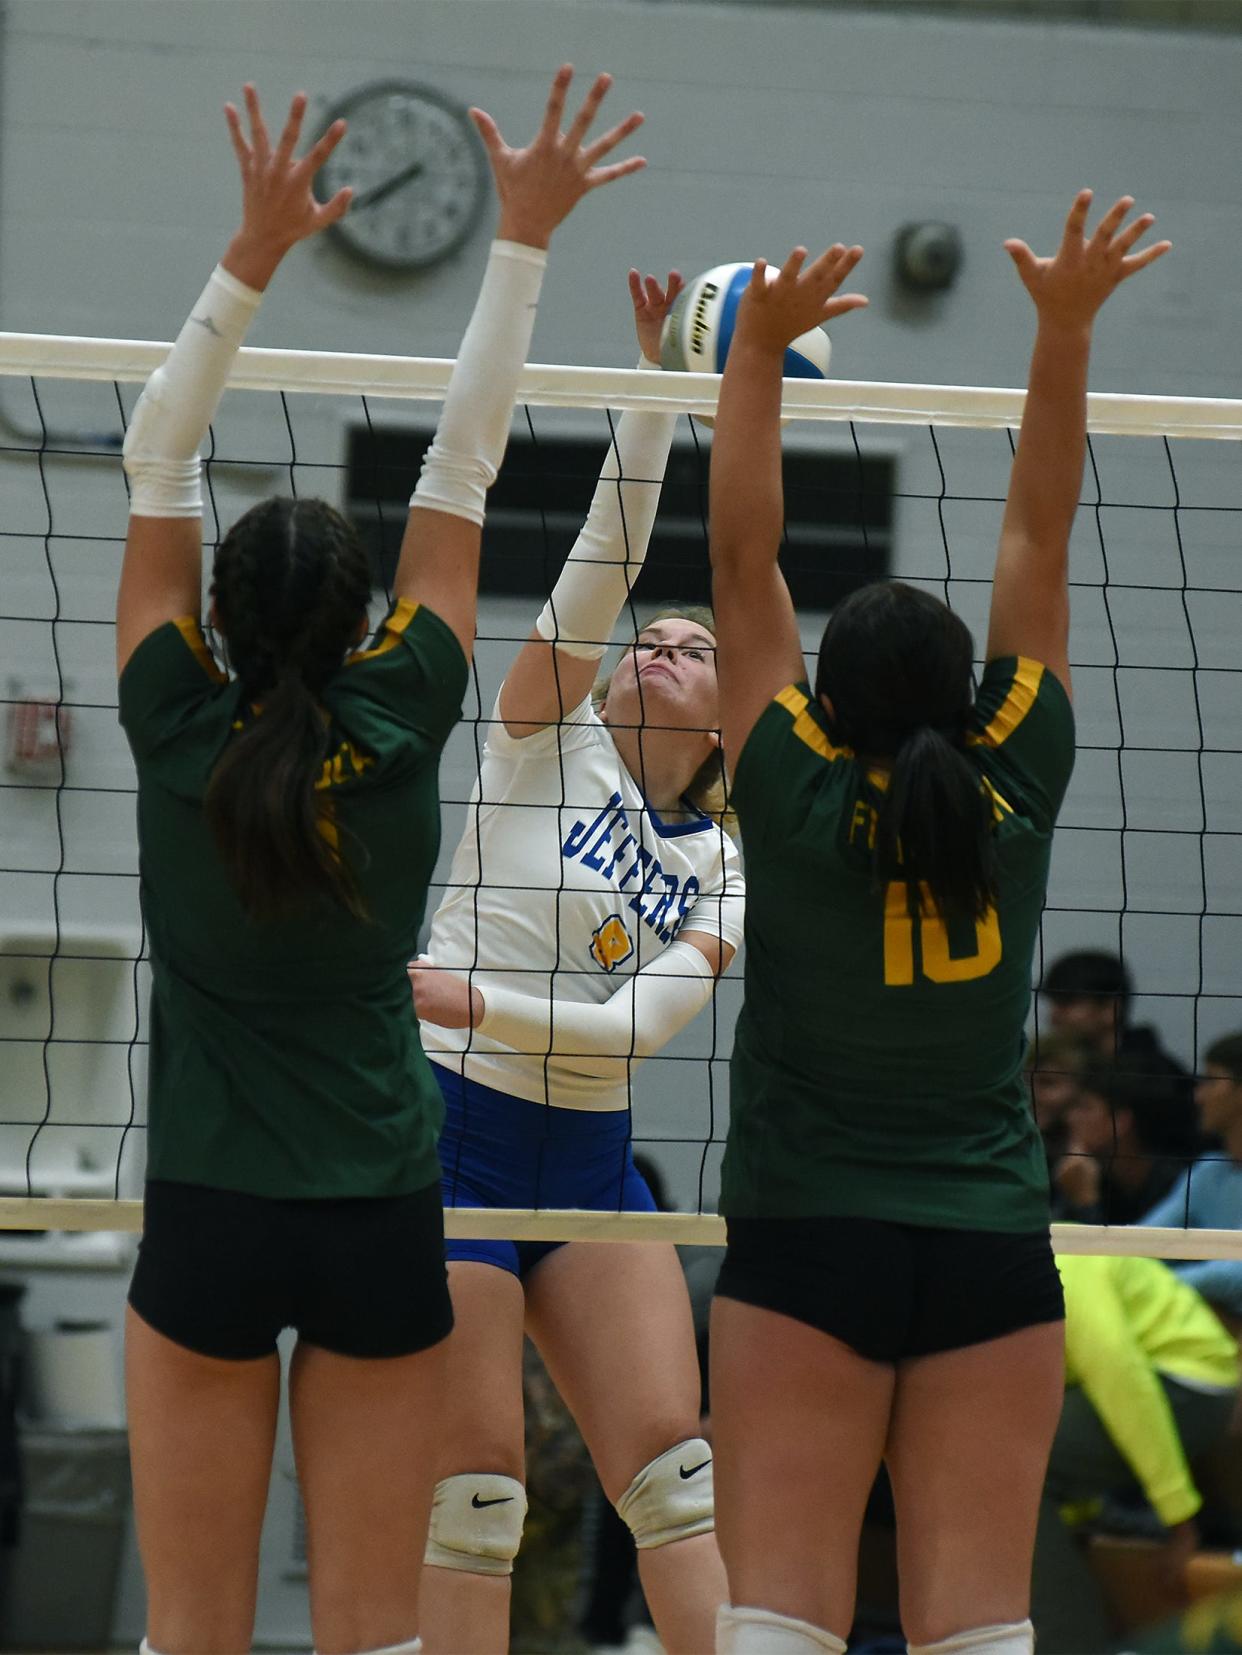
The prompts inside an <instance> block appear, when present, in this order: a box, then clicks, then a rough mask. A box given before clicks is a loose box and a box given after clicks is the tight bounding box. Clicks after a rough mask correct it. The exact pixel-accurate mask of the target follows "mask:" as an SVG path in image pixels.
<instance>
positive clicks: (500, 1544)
mask: <svg viewBox="0 0 1242 1655" xmlns="http://www.w3.org/2000/svg"><path fill="white" fill-rule="evenodd" d="M525 1518H526V1490H525V1489H524V1488H523V1487H522V1485H521V1483H519V1482H518V1481H517V1479H516V1478H514V1477H501V1476H499V1475H497V1474H496V1473H494V1472H490V1471H483V1472H475V1473H473V1474H469V1473H468V1474H464V1475H461V1476H457V1477H443V1478H441V1480H440V1481H439V1482H438V1483H437V1484H436V1494H435V1500H434V1502H433V1504H432V1507H431V1527H430V1529H429V1531H428V1534H427V1550H426V1553H425V1554H424V1556H425V1561H426V1562H428V1563H434V1564H435V1565H436V1567H437V1568H440V1569H463V1570H465V1572H466V1573H467V1574H473V1575H509V1574H512V1573H513V1559H514V1558H515V1557H516V1556H517V1551H518V1547H519V1546H520V1545H521V1543H522V1524H523V1522H524V1521H525Z"/></svg>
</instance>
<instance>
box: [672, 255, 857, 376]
mask: <svg viewBox="0 0 1242 1655" xmlns="http://www.w3.org/2000/svg"><path fill="white" fill-rule="evenodd" d="M754 268H755V267H754V265H753V264H718V265H716V266H715V267H714V268H713V269H711V270H705V271H704V272H703V274H702V275H701V276H696V277H695V278H694V280H693V281H692V282H688V283H687V284H686V286H685V287H684V288H683V289H682V291H681V292H680V293H679V294H678V295H677V299H676V301H675V303H674V305H673V308H672V309H671V310H670V311H669V313H668V315H667V316H666V317H665V319H664V329H663V332H662V333H661V335H660V366H661V367H663V368H671V369H674V370H676V371H677V372H681V373H706V374H718V373H723V371H724V365H725V359H726V357H727V356H728V354H729V344H730V342H731V340H732V338H733V328H734V324H735V323H736V321H737V307H738V302H739V301H740V299H741V297H742V294H743V293H744V292H745V291H746V287H747V284H748V283H749V281H750V278H751V274H752V272H753V271H754ZM778 274H779V271H777V270H774V269H773V268H772V267H771V266H770V265H769V267H768V280H769V281H774V280H775V279H776V277H777V275H778ZM831 354H832V341H831V340H830V339H829V338H828V335H827V334H826V333H825V332H824V330H823V328H811V329H809V330H808V331H807V332H806V333H801V334H799V335H798V337H797V338H796V339H795V340H794V341H793V343H792V344H791V345H790V346H788V348H787V349H786V351H785V378H786V379H827V377H828V360H829V357H830V356H831Z"/></svg>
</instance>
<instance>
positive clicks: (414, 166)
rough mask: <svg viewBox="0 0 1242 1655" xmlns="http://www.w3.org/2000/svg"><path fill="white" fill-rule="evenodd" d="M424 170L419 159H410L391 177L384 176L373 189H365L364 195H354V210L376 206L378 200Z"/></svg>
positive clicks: (384, 198)
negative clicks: (407, 164)
mask: <svg viewBox="0 0 1242 1655" xmlns="http://www.w3.org/2000/svg"><path fill="white" fill-rule="evenodd" d="M425 170H426V169H425V167H424V166H423V163H422V162H421V161H411V162H410V164H409V166H408V167H403V168H402V169H401V171H400V172H398V173H395V174H394V175H393V177H391V178H386V179H385V180H384V182H383V183H382V184H377V185H376V186H375V188H374V189H373V190H367V192H366V193H365V194H364V195H358V196H355V197H354V202H353V210H354V212H359V211H360V210H361V209H362V208H364V207H374V206H377V205H378V203H379V202H381V201H386V200H387V199H388V197H389V196H390V195H392V194H393V193H394V191H396V190H399V189H401V188H402V186H403V185H405V184H408V183H409V182H410V180H411V179H414V178H417V177H418V176H419V175H420V174H421V173H422V172H424V171H425Z"/></svg>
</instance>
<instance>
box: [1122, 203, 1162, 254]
mask: <svg viewBox="0 0 1242 1655" xmlns="http://www.w3.org/2000/svg"><path fill="white" fill-rule="evenodd" d="M1155 222H1156V215H1155V213H1141V214H1140V215H1139V217H1138V218H1136V219H1135V221H1134V223H1133V224H1127V225H1126V227H1125V229H1124V230H1123V231H1122V232H1121V234H1120V235H1119V236H1117V237H1116V239H1115V240H1114V241H1113V245H1112V248H1111V251H1112V252H1114V253H1122V254H1124V253H1128V252H1129V251H1130V249H1131V248H1132V247H1133V246H1134V244H1135V242H1136V241H1137V240H1138V239H1139V237H1140V236H1141V235H1143V234H1144V233H1145V232H1146V231H1148V230H1150V229H1151V227H1152V225H1153V224H1154V223H1155Z"/></svg>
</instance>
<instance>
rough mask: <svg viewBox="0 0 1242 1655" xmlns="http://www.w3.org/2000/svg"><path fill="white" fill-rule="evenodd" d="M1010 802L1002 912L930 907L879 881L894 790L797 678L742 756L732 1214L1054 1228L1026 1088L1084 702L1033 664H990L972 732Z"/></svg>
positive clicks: (971, 740)
mask: <svg viewBox="0 0 1242 1655" xmlns="http://www.w3.org/2000/svg"><path fill="white" fill-rule="evenodd" d="M966 750H967V752H968V754H969V756H970V758H971V761H972V762H973V763H974V764H975V765H977V767H978V770H979V778H980V785H981V787H983V788H984V789H985V790H986V792H987V794H988V796H989V797H990V799H991V801H992V806H993V814H994V817H995V829H994V832H995V836H996V850H997V859H998V868H999V877H998V885H999V896H998V900H997V904H996V907H995V908H994V909H992V910H990V911H989V912H988V914H987V915H986V916H985V917H984V918H983V919H982V920H980V921H979V922H978V923H977V924H972V923H970V922H969V921H967V922H965V923H963V924H959V923H956V922H954V923H948V924H946V922H945V921H944V920H943V919H942V918H941V917H940V916H939V915H938V914H937V913H936V911H935V909H934V906H933V905H931V904H930V901H929V900H926V901H925V903H924V909H923V912H922V914H920V913H919V912H918V905H917V904H916V902H915V901H914V900H913V899H912V892H911V891H910V889H909V888H908V887H907V885H906V884H905V883H904V882H902V881H893V882H890V883H889V884H888V885H887V886H879V885H877V882H876V880H875V877H874V875H873V872H872V845H873V843H874V834H875V821H876V806H877V803H878V801H879V793H878V789H879V788H881V787H883V786H884V785H886V778H885V777H884V776H883V775H882V774H881V773H878V772H874V771H871V772H868V771H867V770H866V769H865V767H864V766H862V765H860V764H859V762H858V761H857V759H856V758H855V755H854V754H853V753H852V752H851V751H850V749H848V748H845V747H837V746H834V744H833V742H832V740H831V738H830V736H829V733H828V724H827V720H826V718H825V716H824V714H823V710H822V708H821V707H820V706H819V705H818V703H817V702H816V701H815V700H814V698H813V697H812V696H811V695H810V692H809V690H808V689H807V687H806V686H805V685H791V686H790V687H789V688H788V689H786V690H783V691H782V692H781V694H780V695H778V696H777V697H776V699H775V700H774V701H773V702H771V703H770V704H769V706H768V707H767V708H766V709H765V711H764V712H763V714H762V716H761V717H760V719H759V721H758V723H757V724H756V725H755V727H754V729H753V730H752V731H751V734H750V736H749V738H748V740H747V742H746V745H745V747H744V748H743V749H742V753H741V756H740V759H739V762H738V766H737V773H736V779H735V781H734V786H733V804H734V808H735V809H736V811H737V815H738V820H739V822H740V824H741V830H742V845H743V850H744V852H745V858H746V881H747V888H748V889H747V904H746V996H745V1003H744V1005H743V1008H742V1012H741V1015H740V1017H739V1019H738V1024H737V1033H736V1038H735V1042H734V1051H733V1060H732V1065H731V1070H730V1125H729V1137H728V1144H727V1147H726V1151H725V1158H724V1168H723V1177H722V1189H721V1202H720V1206H721V1211H722V1212H724V1213H726V1214H731V1215H734V1216H738V1217H773V1218H779V1217H788V1218H804V1217H818V1216H831V1217H866V1218H881V1219H889V1220H893V1221H895V1222H900V1223H908V1224H926V1225H932V1226H938V1227H945V1228H950V1229H979V1230H1007V1231H1024V1230H1032V1229H1037V1228H1038V1227H1039V1226H1041V1225H1043V1224H1046V1223H1047V1222H1048V1184H1047V1172H1046V1167H1045V1161H1044V1155H1043V1150H1042V1146H1041V1144H1040V1139H1039V1133H1038V1131H1037V1130H1036V1126H1035V1122H1034V1118H1033V1115H1032V1111H1031V1107H1030V1104H1029V1101H1028V1098H1027V1093H1026V1088H1025V1085H1024V1082H1023V1078H1022V1054H1023V1047H1024V1035H1023V1029H1024V1025H1025V1022H1026V1015H1027V1011H1028V1009H1029V1006H1030V995H1031V987H1030V984H1031V960H1032V955H1033V953H1034V948H1035V940H1036V936H1037V933H1038V929H1039V919H1040V914H1041V912H1042V909H1043V902H1044V892H1045V888H1046V885H1047V880H1048V863H1049V857H1050V854H1051V849H1052V830H1053V825H1054V822H1055V820H1056V815H1057V811H1058V810H1059V808H1060V805H1061V800H1062V798H1063V796H1064V793H1065V789H1066V786H1067V785H1068V782H1069V777H1070V771H1071V769H1072V767H1073V761H1074V725H1073V714H1072V712H1071V709H1070V703H1069V698H1068V696H1067V695H1066V693H1065V690H1064V689H1063V687H1062V686H1061V684H1060V683H1059V682H1058V680H1057V679H1056V677H1055V676H1054V675H1053V674H1052V673H1051V672H1048V671H1047V670H1046V669H1045V668H1044V667H1042V666H1040V665H1039V664H1038V663H1037V662H1035V661H1028V660H1025V659H1017V658H1012V657H1011V658H1009V659H1005V660H997V661H992V662H990V663H989V665H988V667H987V670H986V671H985V673H984V675H983V681H982V684H981V685H980V689H979V695H978V697H977V699H976V703H975V710H974V714H973V717H972V723H971V727H970V730H969V733H968V738H967V749H966Z"/></svg>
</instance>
